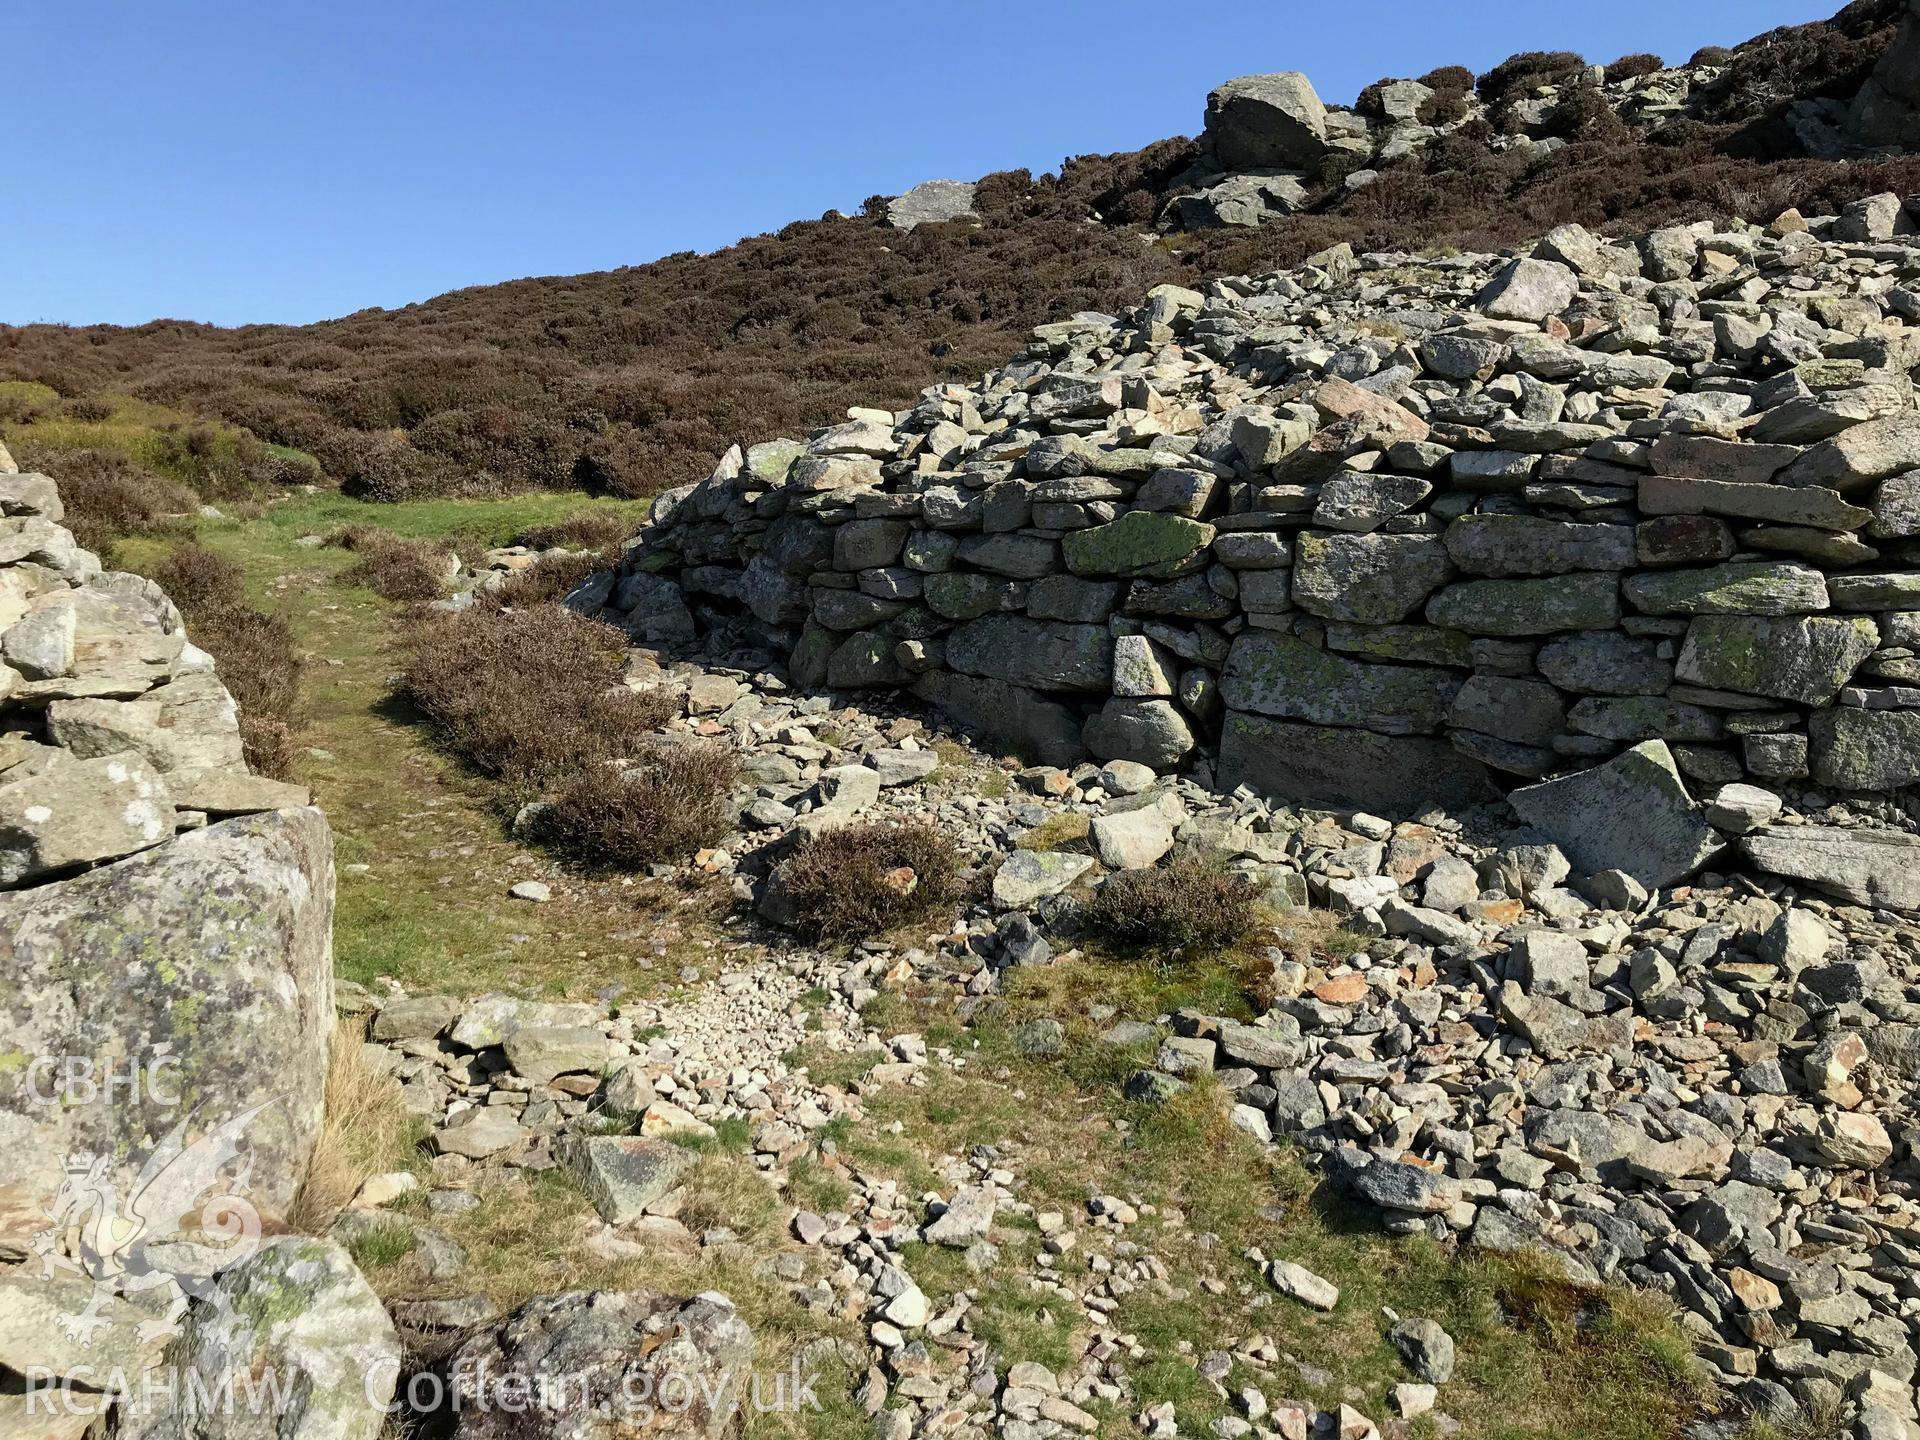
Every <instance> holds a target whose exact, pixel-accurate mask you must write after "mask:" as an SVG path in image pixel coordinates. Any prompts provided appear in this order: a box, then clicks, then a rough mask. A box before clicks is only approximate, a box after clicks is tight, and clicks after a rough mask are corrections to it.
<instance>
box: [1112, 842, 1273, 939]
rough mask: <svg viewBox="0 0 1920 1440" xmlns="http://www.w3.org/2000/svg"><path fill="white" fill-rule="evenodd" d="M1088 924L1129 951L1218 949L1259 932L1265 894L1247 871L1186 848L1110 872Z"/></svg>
mask: <svg viewBox="0 0 1920 1440" xmlns="http://www.w3.org/2000/svg"><path fill="white" fill-rule="evenodd" d="M1087 923H1088V924H1089V925H1090V926H1091V927H1092V928H1093V929H1094V930H1095V931H1097V932H1098V933H1099V934H1101V935H1103V936H1105V937H1106V938H1107V939H1108V940H1109V941H1111V942H1112V943H1114V944H1116V945H1119V946H1121V947H1123V948H1126V949H1137V950H1146V949H1153V950H1173V949H1178V950H1186V951H1198V952H1205V953H1213V952H1217V951H1221V950H1226V949H1230V948H1232V947H1233V946H1234V945H1237V944H1239V943H1240V942H1241V941H1243V940H1245V939H1247V938H1248V937H1249V936H1250V935H1251V934H1252V933H1253V931H1254V928H1255V926H1257V925H1258V924H1259V923H1260V905H1259V897H1258V895H1257V894H1256V892H1255V890H1254V888H1253V886H1252V885H1251V884H1250V883H1249V882H1248V880H1247V878H1246V877H1245V876H1244V875H1238V874H1235V873H1234V872H1232V871H1230V870H1227V869H1225V868H1224V867H1222V866H1221V865H1219V864H1217V863H1216V862H1214V861H1213V860H1210V859H1208V858H1206V857H1204V856H1200V855H1195V854H1192V853H1190V852H1182V853H1180V854H1177V855H1175V856H1174V858H1173V859H1171V860H1169V861H1168V862H1167V863H1166V864H1165V865H1162V866H1159V867H1157V868H1154V869H1148V870H1123V871H1121V872H1119V873H1118V874H1115V875H1110V876H1108V877H1107V879H1106V881H1105V883H1104V884H1102V885H1101V886H1100V888H1099V889H1098V890H1097V891H1095V892H1094V896H1093V900H1092V902H1091V903H1090V904H1089V905H1088V906H1087Z"/></svg>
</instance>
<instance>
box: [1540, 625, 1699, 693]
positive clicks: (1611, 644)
mask: <svg viewBox="0 0 1920 1440" xmlns="http://www.w3.org/2000/svg"><path fill="white" fill-rule="evenodd" d="M1536 663H1537V664H1538V665H1539V667H1540V673H1541V674H1542V675H1544V676H1546V677H1547V679H1549V680H1551V681H1552V682H1553V683H1554V684H1555V685H1557V686H1559V687H1560V688H1561V689H1562V690H1571V691H1573V692H1574V693H1575V694H1582V695H1664V694H1665V693H1666V691H1667V688H1668V687H1669V686H1670V685H1671V684H1672V683H1673V664H1672V662H1671V661H1667V660H1662V659H1661V658H1660V656H1659V646H1658V645H1657V644H1656V642H1654V641H1652V640H1647V639H1642V638H1640V637H1638V636H1634V635H1622V634H1619V633H1617V632H1614V631H1608V630H1592V631H1584V632H1582V633H1580V634H1576V635H1564V636H1562V637H1561V638H1559V639H1557V640H1552V641H1549V642H1548V643H1547V644H1545V645H1543V646H1541V647H1540V653H1539V655H1538V657H1537V658H1536Z"/></svg>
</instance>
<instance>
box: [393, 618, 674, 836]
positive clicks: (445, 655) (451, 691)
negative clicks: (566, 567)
mask: <svg viewBox="0 0 1920 1440" xmlns="http://www.w3.org/2000/svg"><path fill="white" fill-rule="evenodd" d="M625 655H626V637H625V636H623V635H622V634H621V633H620V632H619V631H618V630H615V629H614V628H613V627H612V626H610V625H603V624H601V623H600V622H598V621H596V620H586V619H582V618H581V617H580V616H578V615H575V614H572V613H571V612H569V611H567V610H563V609H562V608H561V607H560V606H558V605H534V606H530V607H528V608H526V609H523V610H511V611H503V610H489V609H483V608H479V607H476V608H475V609H473V610H469V611H467V612H465V613H464V614H457V615H455V614H446V615H440V614H436V615H429V616H427V617H426V618H425V619H423V620H422V621H421V622H420V623H419V624H418V625H416V626H415V628H414V630H413V633H412V636H411V656H410V659H409V661H408V664H407V668H406V670H405V672H404V674H403V676H402V679H401V686H400V689H401V693H402V694H403V695H404V696H405V698H407V699H408V700H411V701H412V702H413V704H415V705H416V706H418V707H419V709H420V710H421V711H422V712H423V713H424V714H425V715H426V717H427V719H428V720H429V721H430V722H431V723H432V725H433V727H434V729H435V731H436V732H437V733H438V735H439V738H440V740H441V742H442V743H443V744H445V745H446V747H447V748H448V749H449V750H451V751H453V752H454V753H455V754H457V755H459V756H460V757H461V758H462V759H464V760H465V761H466V762H467V763H468V764H470V765H472V766H473V767H474V768H475V769H477V770H479V771H481V772H482V773H483V774H487V775H491V776H494V777H496V778H497V779H499V780H502V781H504V782H505V783H506V784H507V786H508V787H509V788H510V789H511V790H513V791H514V792H515V793H516V794H517V795H518V796H519V797H520V798H531V797H532V796H533V795H536V794H538V793H539V792H541V791H542V790H546V789H549V788H551V787H554V786H557V785H559V784H561V783H563V782H565V781H568V780H571V779H572V778H573V777H574V776H575V775H576V774H578V773H580V772H583V771H590V770H593V769H595V768H597V767H599V766H601V765H604V764H605V763H606V762H607V761H610V760H617V759H622V758H627V757H633V756H637V755H639V754H640V753H641V751H642V750H643V749H644V748H645V741H646V737H647V736H648V735H649V734H650V733H651V732H652V731H654V730H657V729H658V728H659V727H660V726H662V725H664V724H665V723H666V722H667V721H668V720H670V719H672V718H673V716H674V715H675V714H676V713H677V712H678V710H679V701H678V699H677V698H676V697H675V696H674V695H672V694H671V693H669V692H664V691H658V690H655V691H646V692H639V691H634V690H629V689H627V688H626V687H624V686H623V685H621V684H620V673H621V667H622V664H623V662H624V659H625Z"/></svg>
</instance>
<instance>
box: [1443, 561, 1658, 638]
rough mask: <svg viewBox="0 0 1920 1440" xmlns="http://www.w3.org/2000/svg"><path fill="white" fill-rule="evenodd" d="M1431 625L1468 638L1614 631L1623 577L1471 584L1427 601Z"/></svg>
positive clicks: (1560, 577)
mask: <svg viewBox="0 0 1920 1440" xmlns="http://www.w3.org/2000/svg"><path fill="white" fill-rule="evenodd" d="M1427 620H1428V622H1429V623H1430V624H1434V625H1440V626H1443V627H1446V628H1448V629H1453V630H1464V631H1466V632H1467V633H1468V634H1469V635H1552V634H1555V633H1557V632H1559V631H1562V630H1611V629H1613V628H1614V626H1616V625H1618V624H1619V623H1620V577H1619V576H1617V575H1610V574H1591V575H1556V576H1553V577H1552V578H1550V579H1544V580H1468V581H1464V582H1462V583H1461V584H1458V585H1449V586H1448V587H1447V588H1446V589H1444V590H1442V591H1441V592H1440V593H1439V594H1438V595H1436V596H1434V597H1433V599H1432V600H1430V601H1428V602H1427Z"/></svg>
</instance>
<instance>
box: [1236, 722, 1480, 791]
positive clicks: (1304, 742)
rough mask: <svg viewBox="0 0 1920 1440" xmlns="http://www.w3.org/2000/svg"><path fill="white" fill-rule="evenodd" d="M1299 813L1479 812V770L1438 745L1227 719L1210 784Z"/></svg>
mask: <svg viewBox="0 0 1920 1440" xmlns="http://www.w3.org/2000/svg"><path fill="white" fill-rule="evenodd" d="M1216 778H1217V780H1218V782H1219V784H1220V786H1221V787H1222V788H1223V789H1232V788H1235V787H1237V786H1240V785H1246V786H1249V787H1251V788H1252V789H1253V790H1254V791H1256V792H1257V793H1259V794H1262V795H1267V796H1270V797H1272V798H1273V799H1276V800H1281V801H1287V802H1290V803H1293V804H1300V805H1333V806H1342V807H1347V808H1354V809H1362V810H1372V811H1376V812H1380V813H1388V812H1404V813H1408V814H1417V813H1419V812H1420V811H1421V810H1422V809H1424V808H1425V807H1427V806H1429V805H1442V806H1456V807H1457V806H1468V805H1480V804H1485V803H1486V802H1487V801H1489V800H1491V799H1493V798H1494V796H1495V794H1496V793H1497V792H1496V791H1495V790H1494V788H1493V784H1492V782H1491V781H1490V780H1489V778H1488V776H1487V772H1486V767H1484V766H1483V765H1480V764H1479V763H1478V762H1476V761H1474V760H1472V759H1470V758H1469V757H1467V756H1465V755H1462V754H1460V753H1459V752H1458V751H1457V750H1455V749H1454V748H1453V747H1452V746H1451V745H1449V744H1448V743H1447V742H1446V741H1444V740H1434V739H1429V738H1427V737H1424V736H1390V735H1379V734H1375V733H1374V732H1372V731H1370V730H1334V729H1327V728H1323V727H1321V726H1318V725H1301V724H1295V723H1292V722H1289V721H1285V720H1269V719H1267V718H1265V717H1264V716H1260V715H1249V714H1244V713H1241V712H1238V711H1230V712H1229V713H1228V715H1227V718H1226V728H1225V730H1224V732H1223V734H1222V738H1221V742H1220V765H1219V770H1218V773H1217V776H1216Z"/></svg>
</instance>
